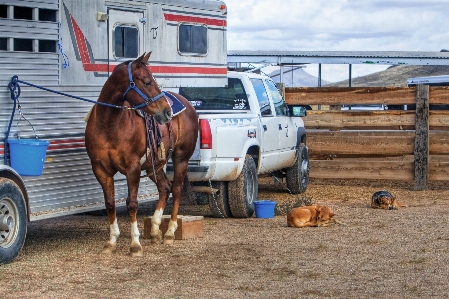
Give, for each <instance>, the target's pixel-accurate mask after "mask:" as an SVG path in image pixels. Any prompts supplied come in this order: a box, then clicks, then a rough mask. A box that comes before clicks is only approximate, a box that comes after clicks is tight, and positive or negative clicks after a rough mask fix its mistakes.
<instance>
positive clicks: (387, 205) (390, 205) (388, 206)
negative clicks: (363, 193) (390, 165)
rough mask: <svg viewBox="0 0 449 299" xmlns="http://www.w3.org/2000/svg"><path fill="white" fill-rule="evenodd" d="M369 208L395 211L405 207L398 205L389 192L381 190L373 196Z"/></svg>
mask: <svg viewBox="0 0 449 299" xmlns="http://www.w3.org/2000/svg"><path fill="white" fill-rule="evenodd" d="M371 207H372V208H373V209H385V210H397V209H398V208H399V207H407V206H406V205H404V204H400V203H399V202H398V201H397V200H396V198H395V197H394V196H393V194H391V193H390V192H388V191H385V190H382V191H377V192H375V193H374V194H373V197H372V198H371Z"/></svg>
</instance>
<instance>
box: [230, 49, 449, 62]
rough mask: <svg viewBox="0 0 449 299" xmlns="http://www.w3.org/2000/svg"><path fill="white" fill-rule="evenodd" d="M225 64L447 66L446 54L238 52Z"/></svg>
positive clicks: (448, 56)
mask: <svg viewBox="0 0 449 299" xmlns="http://www.w3.org/2000/svg"><path fill="white" fill-rule="evenodd" d="M228 63H262V64H270V63H271V64H277V65H292V64H305V63H321V64H366V65H370V64H386V65H449V52H420V51H246V50H241V51H228Z"/></svg>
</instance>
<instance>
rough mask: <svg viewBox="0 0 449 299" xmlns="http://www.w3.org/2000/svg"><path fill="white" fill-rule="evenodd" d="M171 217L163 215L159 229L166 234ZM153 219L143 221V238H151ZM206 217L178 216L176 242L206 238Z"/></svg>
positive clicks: (148, 218)
mask: <svg viewBox="0 0 449 299" xmlns="http://www.w3.org/2000/svg"><path fill="white" fill-rule="evenodd" d="M170 217H171V216H170V215H162V221H161V225H160V227H159V229H160V230H161V231H162V234H165V232H166V231H167V228H168V223H169V222H170ZM151 218H153V217H145V218H144V219H143V227H144V229H143V237H144V238H146V239H149V238H150V231H151ZM203 229H204V217H203V216H183V215H178V229H176V231H175V240H187V239H194V238H202V237H203V236H204V231H203Z"/></svg>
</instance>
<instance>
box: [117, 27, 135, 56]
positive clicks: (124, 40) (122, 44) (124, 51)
mask: <svg viewBox="0 0 449 299" xmlns="http://www.w3.org/2000/svg"><path fill="white" fill-rule="evenodd" d="M138 33H139V32H138V30H137V27H134V26H125V25H120V26H116V27H115V28H114V54H115V57H117V58H136V57H137V56H138V55H139V34H138Z"/></svg>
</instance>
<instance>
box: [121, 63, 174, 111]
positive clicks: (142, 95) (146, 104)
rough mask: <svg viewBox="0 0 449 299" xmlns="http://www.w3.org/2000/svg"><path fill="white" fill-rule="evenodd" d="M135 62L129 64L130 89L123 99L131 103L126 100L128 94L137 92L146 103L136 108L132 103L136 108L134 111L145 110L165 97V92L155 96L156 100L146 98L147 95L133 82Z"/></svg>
mask: <svg viewBox="0 0 449 299" xmlns="http://www.w3.org/2000/svg"><path fill="white" fill-rule="evenodd" d="M134 61H135V60H133V61H131V62H130V63H129V64H128V77H129V86H128V89H126V91H125V93H124V94H123V99H124V100H125V101H127V102H128V103H130V102H129V101H128V100H126V94H127V93H128V92H129V91H130V90H131V89H133V90H134V91H135V92H137V93H138V94H139V95H140V96H141V97H142V98H143V100H144V102H143V103H142V104H139V105H136V106H134V105H132V104H131V103H130V104H131V105H132V106H133V107H134V109H140V108H143V107H145V106H148V105H149V104H151V103H153V102H156V101H157V100H159V99H160V98H162V97H164V96H165V92H164V91H162V92H161V93H160V94H158V95H157V96H155V97H154V98H150V97H148V96H146V95H145V94H144V93H143V92H142V91H141V90H140V89H139V88H138V87H137V86H136V83H134V81H133V74H132V68H131V66H132V64H133V63H134Z"/></svg>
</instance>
